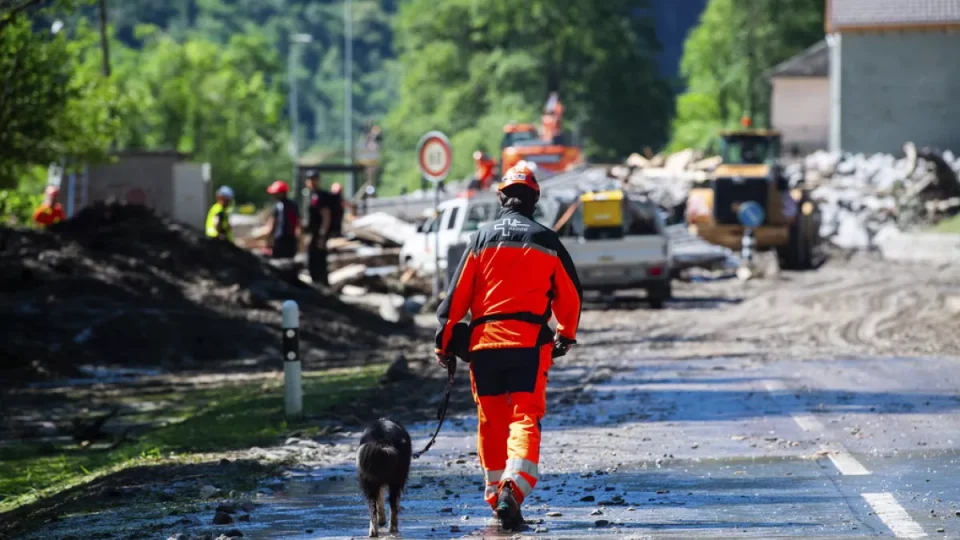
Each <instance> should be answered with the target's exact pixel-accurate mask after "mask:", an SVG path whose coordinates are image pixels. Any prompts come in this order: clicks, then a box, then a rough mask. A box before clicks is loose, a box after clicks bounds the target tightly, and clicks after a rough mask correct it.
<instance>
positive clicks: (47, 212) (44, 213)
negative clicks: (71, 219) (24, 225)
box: [33, 186, 66, 227]
mask: <svg viewBox="0 0 960 540" xmlns="http://www.w3.org/2000/svg"><path fill="white" fill-rule="evenodd" d="M43 195H44V197H43V202H42V203H40V206H38V207H37V210H36V211H35V212H34V213H33V222H34V223H36V224H37V225H38V226H40V227H49V226H50V225H53V224H54V223H60V222H61V221H63V220H64V219H66V215H65V214H64V213H63V206H61V205H60V203H59V202H58V199H59V198H60V189H59V188H58V187H56V186H47V189H46V190H45V191H44V192H43Z"/></svg>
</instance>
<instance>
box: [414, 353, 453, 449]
mask: <svg viewBox="0 0 960 540" xmlns="http://www.w3.org/2000/svg"><path fill="white" fill-rule="evenodd" d="M456 374H457V358H456V357H451V358H448V359H447V389H446V390H444V392H443V400H441V401H440V407H439V408H437V420H439V422H438V423H437V430H436V431H434V432H433V436H432V437H430V442H428V443H427V445H426V446H424V447H423V450H421V451H419V452H417V453H416V454H414V455H413V459H420V456H422V455H423V454H425V453H426V452H427V450H429V449H430V447H431V446H433V443H435V442H437V435H439V434H440V428H441V427H443V419H444V418H446V417H447V406H448V405H450V393H451V392H452V391H453V381H454V378H455V376H456Z"/></svg>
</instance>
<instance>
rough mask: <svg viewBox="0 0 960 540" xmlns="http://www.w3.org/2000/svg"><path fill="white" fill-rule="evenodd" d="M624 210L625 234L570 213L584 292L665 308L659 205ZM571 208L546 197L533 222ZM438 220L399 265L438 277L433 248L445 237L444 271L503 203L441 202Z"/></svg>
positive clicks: (490, 198) (567, 237) (666, 275)
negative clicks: (641, 297)
mask: <svg viewBox="0 0 960 540" xmlns="http://www.w3.org/2000/svg"><path fill="white" fill-rule="evenodd" d="M623 204H624V208H625V212H624V221H623V225H622V233H620V234H610V231H605V232H601V233H599V234H598V233H596V231H594V230H592V229H591V228H590V227H586V226H585V225H584V222H583V210H582V208H578V209H577V210H575V211H571V212H572V215H571V216H569V217H568V218H567V219H566V220H565V223H564V224H563V226H561V227H559V228H558V229H559V230H558V234H559V235H560V239H561V241H562V242H563V244H564V245H565V246H566V248H567V251H569V252H570V257H571V258H572V259H573V263H574V266H575V267H576V268H577V274H578V275H579V277H580V282H581V284H582V286H583V288H584V290H594V291H600V292H605V293H612V292H615V291H617V290H626V289H645V290H646V292H647V298H648V300H649V302H650V305H651V306H653V307H654V308H661V307H663V303H664V301H665V300H668V299H669V298H670V296H671V287H670V276H671V273H672V268H671V253H670V242H669V239H668V237H667V234H666V225H665V224H664V222H663V219H662V216H661V215H660V213H659V212H658V209H657V208H656V206H654V205H652V204H647V203H639V202H635V201H631V200H629V199H625V200H623ZM569 206H570V205H564V204H563V203H561V202H559V201H556V200H552V199H549V198H544V199H541V202H540V204H539V205H538V206H537V213H536V214H535V215H534V219H536V220H537V221H538V222H540V223H542V224H544V225H546V226H548V227H551V228H553V227H554V225H555V224H556V223H558V221H559V220H561V219H562V217H563V216H564V214H565V213H567V210H568V209H569ZM438 210H439V218H437V217H432V218H430V219H428V220H427V221H426V222H425V223H424V224H423V225H422V226H421V228H420V230H419V231H418V233H417V234H416V235H414V236H413V237H411V238H410V239H409V240H408V241H407V242H406V243H405V244H404V246H403V248H402V249H401V251H400V264H401V266H402V267H404V268H414V269H416V270H417V271H418V272H419V273H422V274H428V275H429V274H433V273H434V268H435V264H434V250H435V242H436V241H437V234H438V233H439V235H440V238H439V240H440V269H441V271H442V272H443V271H445V270H446V268H447V253H448V251H449V250H450V248H451V247H453V246H458V245H462V244H466V243H468V242H469V241H470V237H471V236H472V235H473V233H474V232H475V231H477V230H478V229H479V228H480V226H481V225H483V224H484V223H486V222H487V221H491V220H493V219H495V218H496V215H497V212H498V211H499V204H498V202H497V200H496V196H495V195H491V194H486V193H484V194H479V195H475V196H473V197H460V198H456V199H451V200H447V201H444V202H442V203H441V204H440V206H439V208H438Z"/></svg>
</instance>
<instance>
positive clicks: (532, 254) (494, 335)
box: [436, 210, 583, 354]
mask: <svg viewBox="0 0 960 540" xmlns="http://www.w3.org/2000/svg"><path fill="white" fill-rule="evenodd" d="M582 298H583V290H582V288H581V286H580V279H579V277H578V276H577V271H576V269H575V268H574V266H573V260H572V259H571V258H570V254H569V253H568V252H567V250H566V248H565V247H564V246H563V244H562V243H561V242H560V238H559V237H558V236H557V233H555V232H554V231H552V230H551V229H549V228H547V227H544V226H543V225H541V224H539V223H537V222H536V221H534V220H533V219H531V218H528V217H526V216H523V215H521V214H520V213H518V212H515V211H512V210H505V211H504V212H503V213H502V215H501V216H500V218H498V219H497V220H496V221H493V222H491V223H488V224H486V225H484V226H483V227H481V228H480V230H479V231H477V233H476V236H475V237H474V239H473V241H472V242H471V244H470V246H469V248H468V249H467V251H466V252H465V253H464V255H463V258H462V259H461V260H460V265H459V266H458V267H457V271H456V274H455V275H454V277H453V279H452V280H451V283H450V287H449V289H448V290H447V297H446V298H445V299H444V300H443V302H442V303H441V304H440V307H439V308H438V309H437V318H438V319H439V322H440V328H439V330H438V331H437V340H436V351H437V353H438V354H442V353H449V352H450V350H451V349H450V340H451V337H452V336H453V327H454V325H455V324H456V323H458V322H460V320H461V319H463V318H464V317H465V316H466V315H467V311H469V312H470V316H471V322H470V328H471V333H470V351H476V350H483V349H497V348H527V347H536V346H539V345H544V344H547V343H550V342H551V341H552V339H553V336H552V332H551V330H550V328H549V326H547V323H548V322H549V321H550V318H551V315H555V316H556V318H557V333H559V334H560V335H562V336H563V337H565V338H569V339H576V336H577V327H578V326H579V324H580V303H581V300H582Z"/></svg>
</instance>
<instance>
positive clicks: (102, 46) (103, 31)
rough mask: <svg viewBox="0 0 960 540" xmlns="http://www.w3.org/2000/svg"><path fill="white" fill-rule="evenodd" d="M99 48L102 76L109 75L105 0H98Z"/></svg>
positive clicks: (108, 43) (108, 45) (108, 44)
mask: <svg viewBox="0 0 960 540" xmlns="http://www.w3.org/2000/svg"><path fill="white" fill-rule="evenodd" d="M99 7H100V49H101V50H102V51H103V65H102V68H103V76H104V77H109V76H110V42H109V40H108V39H107V0H99Z"/></svg>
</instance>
